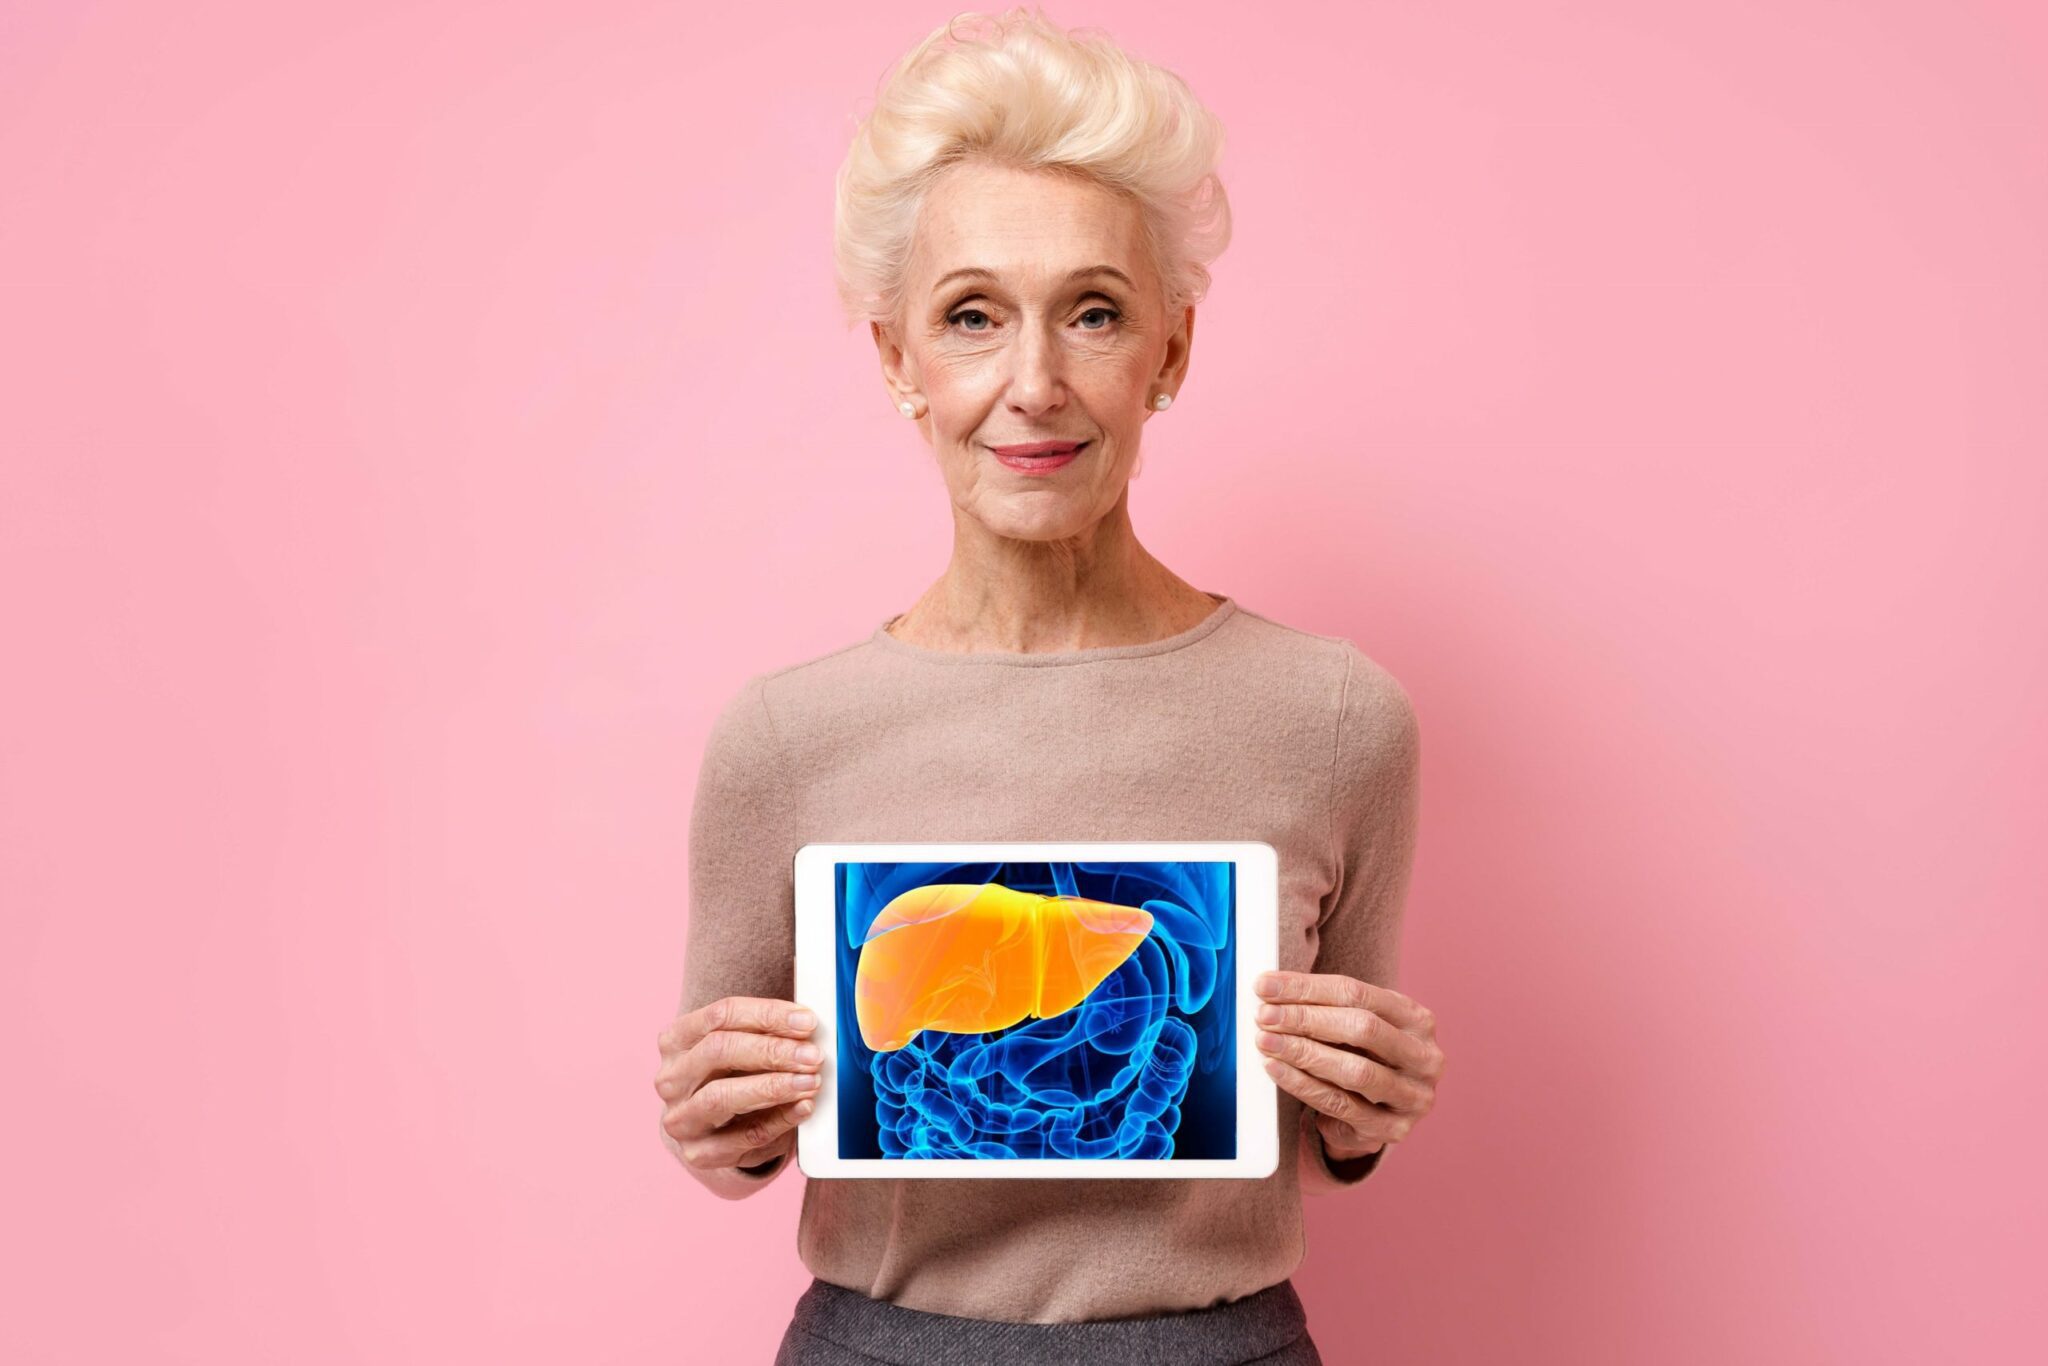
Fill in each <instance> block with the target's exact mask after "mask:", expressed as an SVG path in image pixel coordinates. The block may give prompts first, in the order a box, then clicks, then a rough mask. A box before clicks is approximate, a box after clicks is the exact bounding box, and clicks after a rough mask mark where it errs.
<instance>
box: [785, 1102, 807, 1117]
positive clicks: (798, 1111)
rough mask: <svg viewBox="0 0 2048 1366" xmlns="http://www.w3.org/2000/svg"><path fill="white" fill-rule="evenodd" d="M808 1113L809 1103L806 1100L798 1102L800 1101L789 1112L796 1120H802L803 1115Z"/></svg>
mask: <svg viewBox="0 0 2048 1366" xmlns="http://www.w3.org/2000/svg"><path fill="white" fill-rule="evenodd" d="M810 1112H811V1103H810V1102H809V1101H807V1100H800V1101H798V1102H797V1103H796V1106H795V1108H793V1109H792V1110H791V1111H790V1113H791V1114H793V1115H795V1116H796V1117H797V1118H798V1119H802V1118H803V1117H804V1116H805V1115H807V1114H809V1113H810Z"/></svg>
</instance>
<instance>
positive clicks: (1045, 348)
mask: <svg viewBox="0 0 2048 1366" xmlns="http://www.w3.org/2000/svg"><path fill="white" fill-rule="evenodd" d="M1010 357H1011V369H1010V384H1009V404H1010V408H1011V410H1012V411H1014V412H1018V413H1023V414H1038V413H1042V412H1046V411H1047V410H1049V409H1052V408H1055V407H1057V406H1058V405H1059V403H1060V401H1061V398H1062V396H1063V395H1064V393H1065V389H1066V373H1065V371H1066V367H1065V357H1064V355H1063V354H1062V352H1061V350H1060V347H1059V345H1058V343H1057V342H1055V341H1054V340H1053V339H1052V338H1051V337H1049V336H1047V335H1046V334H1045V332H1044V330H1042V329H1038V328H1026V329H1024V330H1023V333H1022V335H1021V336H1020V337H1019V338H1018V341H1017V344H1016V345H1015V346H1014V347H1012V348H1011V351H1010Z"/></svg>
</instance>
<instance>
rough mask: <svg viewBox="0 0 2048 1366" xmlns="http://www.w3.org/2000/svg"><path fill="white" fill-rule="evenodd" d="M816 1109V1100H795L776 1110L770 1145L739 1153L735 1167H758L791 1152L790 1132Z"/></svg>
mask: <svg viewBox="0 0 2048 1366" xmlns="http://www.w3.org/2000/svg"><path fill="white" fill-rule="evenodd" d="M815 1108H817V1102H815V1100H793V1102H788V1104H786V1106H782V1108H780V1110H776V1124H774V1137H772V1139H768V1143H760V1145H756V1147H750V1149H748V1151H745V1153H739V1157H735V1159H733V1165H735V1167H758V1165H762V1163H764V1161H768V1159H770V1157H774V1155H776V1153H782V1151H791V1143H788V1130H791V1128H795V1126H797V1124H801V1122H803V1120H805V1116H807V1114H811V1110H815Z"/></svg>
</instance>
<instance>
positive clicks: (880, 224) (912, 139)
mask: <svg viewBox="0 0 2048 1366" xmlns="http://www.w3.org/2000/svg"><path fill="white" fill-rule="evenodd" d="M1220 146H1221V132H1220V129H1219V127H1218V124H1217V122H1216V120H1215V118H1214V117H1213V116H1212V115H1211V114H1210V113H1209V112H1208V111H1207V110H1206V109H1204V108H1203V107H1202V106H1201V105H1200V104H1199V103H1198V102H1197V101H1196V100H1195V98H1194V96H1193V95H1192V93H1191V92H1190V91H1189V89H1188V87H1187V86H1186V84H1185V83H1184V82H1182V81H1181V80H1180V79H1179V78H1178V77H1176V76H1174V75H1172V74H1170V73H1168V72H1166V71H1162V70H1160V69H1158V68H1156V67H1153V66H1149V65H1146V64H1144V63H1141V62H1137V61H1134V60H1133V59H1131V58H1130V57H1128V56H1127V55H1125V54H1124V53H1123V52H1121V51H1119V50H1118V49H1117V48H1115V47H1114V46H1112V45H1111V44H1109V43H1108V42H1107V41H1106V40H1105V39H1103V38H1102V37H1101V36H1100V35H1099V34H1098V33H1094V32H1092V31H1088V30H1083V31H1080V32H1077V33H1066V32H1062V31H1060V30H1058V29H1057V28H1054V27H1052V26H1051V25H1049V24H1048V23H1047V22H1046V21H1045V20H1044V19H1043V17H1042V16H1038V15H1034V14H1028V13H1026V12H1024V11H1021V10H1013V11H1011V12H1009V13H1008V14H1005V15H1003V16H1001V17H1000V18H998V19H993V20H991V19H987V18H986V17H984V16H980V15H969V16H962V17H961V18H959V19H956V20H955V21H954V22H953V23H952V24H949V25H948V26H946V27H945V28H942V29H940V30H939V31H937V32H936V33H934V34H933V35H931V37H930V38H928V39H926V40H925V42H923V43H922V44H920V45H919V46H918V47H917V48H915V49H914V50H913V51H912V52H911V53H910V54H909V55H908V56H907V57H906V58H905V59H904V60H903V61H902V62H901V63H899V64H898V66H897V67H896V68H895V70H894V71H893V72H892V73H891V74H890V76H889V78H888V80H887V81H886V83H885V85H884V87H883V89H882V91H881V93H880V95H879V98H878V101H877V104H876V107H875V109H874V110H873V112H872V114H871V116H870V117H869V118H867V120H866V121H865V123H864V124H863V125H862V127H861V128H860V130H859V132H858V134H857V136H856V138H855V140H854V144H853V148H852V150H851V152H850V154H849V155H848V157H847V160H846V163H845V166H844V167H843V169H842V171H841V173H840V176H839V182H838V196H839V197H838V214H837V225H838V234H839V238H838V265H839V271H840V283H841V289H842V295H843V298H844V301H845V303H846V304H847V306H848V308H849V310H850V312H851V313H852V315H853V317H854V318H855V319H856V320H861V319H864V320H866V321H867V322H868V323H869V324H870V327H871V330H872V332H873V335H874V338H875V343H876V345H877V347H878V349H879V353H880V360H881V373H882V378H883V380H884V382H885V384H886V385H887V388H888V393H889V398H890V401H891V402H892V403H893V404H895V405H896V406H897V408H898V409H899V410H900V411H901V412H902V414H903V416H904V417H905V418H906V419H908V420H909V421H911V422H914V423H916V424H917V429H918V431H919V433H920V434H921V435H922V436H923V438H924V439H925V441H926V442H928V443H929V444H930V446H931V449H932V451H933V453H934V456H935V458H936V461H937V465H938V469H939V473H940V475H941V477H942V478H943V480H944V482H945V487H946V493H947V496H948V499H949V501H950V503H951V506H952V517H953V552H952V560H951V563H949V564H948V565H947V567H946V571H945V573H944V574H943V575H942V576H941V577H940V578H939V579H938V581H937V582H936V583H934V584H932V586H931V587H930V588H928V589H927V590H926V591H925V593H924V594H923V596H921V597H920V598H918V600H917V601H916V602H915V603H913V604H912V605H911V607H910V609H909V610H908V611H906V612H902V613H899V614H896V615H892V616H889V617H887V618H886V619H883V620H881V621H880V622H879V624H878V625H877V626H876V627H875V629H874V630H873V632H872V633H871V634H870V635H868V636H867V637H866V638H865V639H862V640H858V641H855V642H853V643H851V644H848V645H846V646H844V647H842V648H840V649H836V650H833V651H831V652H830V653H827V654H824V655H822V656H819V657H817V658H814V659H809V660H805V661H803V662H800V663H795V664H790V665H788V666H786V667H783V668H778V669H774V670H771V671H769V672H766V673H763V674H758V675H756V676H754V677H752V678H750V679H749V680H748V681H747V682H746V684H745V685H744V686H743V687H742V688H741V690H740V691H739V692H738V694H737V695H736V696H734V697H733V698H732V699H731V700H730V701H729V702H728V703H727V704H726V705H725V707H724V709H723V710H722V711H721V713H720V714H719V716H718V718H717V720H716V722H715V724H714V726H713V728H712V732H711V735H710V738H709V740H708V741H707V744H706V752H705V756H704V762H703V766H702V769H701V771H700V773H699V776H698V782H697V791H696V796H695V800H694V803H693V806H692V813H691V821H690V829H691V835H690V918H689V942H688V952H687V957H686V963H685V968H684V988H683V996H682V1003H681V1009H680V1013H679V1015H678V1017H677V1018H676V1019H675V1021H674V1022H673V1023H671V1024H670V1025H669V1026H668V1027H667V1028H666V1029H665V1030H664V1031H663V1032H662V1034H661V1039H660V1045H661V1051H662V1061H661V1064H660V1068H659V1071H658V1073H657V1075H656V1079H655V1086H656V1090H657V1091H658V1092H659V1093H660V1095H661V1097H662V1100H663V1102H664V1110H663V1114H662V1129H663V1134H664V1138H665V1140H666V1142H667V1144H668V1146H669V1147H670V1149H671V1151H673V1152H674V1153H675V1155H676V1156H677V1157H678V1158H679V1159H680V1160H681V1162H682V1163H683V1164H684V1165H685V1166H686V1167H687V1168H688V1169H689V1170H690V1172H691V1174H692V1175H694V1176H695V1177H696V1178H697V1179H698V1180H699V1181H701V1182H703V1183H704V1184H705V1185H706V1186H708V1187H710V1188H711V1189H712V1190H713V1191H714V1192H716V1193H717V1194H718V1195H720V1196H723V1197H725V1198H728V1199H735V1200H737V1199H744V1198H745V1197H747V1196H749V1195H753V1194H756V1193H758V1192H759V1191H761V1190H762V1189H764V1188H765V1187H766V1186H767V1185H768V1184H769V1183H770V1182H772V1181H773V1180H774V1179H775V1178H776V1177H777V1176H778V1175H780V1174H781V1172H782V1171H783V1170H784V1169H785V1168H786V1167H787V1166H788V1165H789V1154H790V1152H791V1149H792V1147H793V1140H794V1132H793V1129H794V1126H795V1125H796V1124H798V1123H799V1122H800V1121H801V1120H802V1119H803V1117H804V1116H805V1115H806V1114H807V1113H809V1111H810V1109H811V1101H810V1100H809V1099H808V1097H809V1096H810V1095H811V1094H812V1093H814V1092H815V1090H816V1088H817V1086H818V1081H819V1071H820V1067H821V1060H820V1058H819V1054H818V1050H817V1048H816V1047H815V1045H808V1044H806V1042H805V1040H806V1037H807V1036H808V1035H809V1034H810V1033H811V1032H812V1028H813V1026H814V1024H815V1021H814V1020H813V1019H812V1017H811V1016H810V1015H809V1014H808V1013H807V1012H805V1011H803V1010H801V1009H799V1008H798V1007H797V1006H796V1004H795V1003H794V1002H793V1001H792V1000H791V999H790V998H791V996H792V995H793V960H792V955H793V940H792V932H793V919H794V913H793V899H794V894H793V888H792V885H791V884H792V870H791V861H792V858H793V856H794V853H795V851H796V849H797V848H798V847H799V846H801V845H803V844H805V843H807V842H812V841H868V840H872V841H899V840H912V839H916V840H972V841H982V840H1027V839H1062V840H1116V841H1130V840H1207V839H1219V840H1237V839H1261V840H1264V841H1266V842H1268V843H1270V844H1272V845H1273V846H1274V847H1275V848H1276V849H1277V850H1278V852H1279V856H1280V905H1279V915H1280V966H1281V971H1279V972H1278V973H1276V974H1271V975H1270V976H1269V977H1268V978H1262V979H1261V980H1260V981H1259V982H1258V983H1257V984H1256V986H1255V990H1256V991H1257V992H1258V994H1259V995H1260V996H1262V997H1263V998H1264V999H1265V1002H1266V1004H1263V1005H1262V1006H1261V1007H1260V1008H1259V1012H1258V1018H1259V1020H1260V1021H1261V1023H1262V1025H1263V1028H1264V1030H1265V1031H1266V1032H1264V1033H1262V1034H1261V1035H1260V1037H1259V1040H1258V1046H1259V1047H1260V1048H1261V1049H1262V1050H1263V1051H1264V1052H1265V1054H1266V1056H1267V1058H1268V1062H1267V1069H1268V1070H1269V1071H1270V1073H1271V1074H1272V1076H1273V1078H1274V1080H1275V1081H1276V1083H1277V1084H1278V1086H1279V1088H1280V1097H1281V1104H1280V1124H1281V1126H1282V1127H1281V1131H1280V1132H1281V1135H1282V1137H1283V1146H1282V1149H1281V1151H1282V1154H1283V1161H1282V1162H1281V1164H1280V1167H1279V1169H1278V1170H1277V1171H1276V1172H1275V1173H1274V1174H1273V1175H1272V1176H1270V1177H1267V1178H1265V1179H1262V1180H1255V1181H1254V1180H1232V1179H1221V1180H1147V1181H1109V1182H1098V1181H1058V1180H973V1179H954V1180H814V1181H809V1182H807V1183H806V1184H805V1187H804V1195H803V1212H802V1216H801V1223H800V1227H799V1229H798V1238H797V1243H798V1250H799V1252H800V1254H801V1256H802V1258H803V1261H804V1263H805V1265H806V1266H807V1267H808V1268H809V1269H810V1270H811V1271H812V1272H813V1273H814V1279H813V1281H812V1283H811V1285H810V1287H809V1289H807V1290H806V1291H805V1293H804V1295H803V1296H802V1298H801V1299H800V1300H799V1301H798V1305H797V1310H796V1316H795V1320H794V1321H793V1322H792V1323H791V1324H790V1326H789V1329H788V1332H787V1334H786V1335H785V1337H784V1340H783V1344H782V1352H781V1355H779V1356H778V1357H777V1358H776V1359H777V1361H778V1362H781V1363H808V1362H855V1361H860V1362H873V1361H891V1362H913V1361H914V1362H992V1361H1000V1362H1005V1363H1008V1362H1031V1361H1058V1362H1093V1361H1117V1362H1120V1363H1133V1362H1153V1361H1158V1362H1197V1361H1200V1362H1226V1361H1227V1362H1235V1361H1252V1360H1257V1361H1260V1362H1267V1363H1282V1362H1286V1363H1294V1362H1314V1361H1319V1360H1321V1357H1320V1356H1319V1354H1318V1352H1317V1349H1316V1346H1315V1344H1314V1343H1313V1342H1312V1341H1311V1339H1310V1338H1309V1336H1308V1333H1307V1328H1306V1318H1305V1314H1304V1311H1303V1308H1302V1305H1301V1302H1300V1300H1299V1298H1298V1297H1297V1295H1296V1294H1295V1291H1294V1288H1293V1285H1292V1282H1291V1281H1290V1280H1289V1276H1290V1273H1291V1272H1292V1271H1293V1269H1294V1268H1295V1267H1296V1266H1297V1265H1298V1264H1299V1263H1300V1261H1301V1259H1302V1257H1303V1255H1304V1252H1305V1248H1306V1243H1305V1239H1304V1234H1303V1228H1302V1210H1301V1193H1302V1191H1303V1189H1304V1188H1307V1189H1312V1190H1318V1191H1336V1190H1343V1189H1347V1188H1350V1187H1355V1186H1357V1185H1358V1184H1359V1183H1361V1182H1362V1181H1364V1180H1365V1179H1366V1177H1367V1175H1368V1174H1370V1173H1371V1172H1372V1171H1373V1170H1374V1169H1375V1168H1376V1167H1377V1166H1378V1165H1379V1163H1380V1162H1381V1160H1382V1158H1383V1156H1384V1154H1385V1151H1386V1148H1387V1145H1389V1144H1391V1143H1394V1142H1397V1141H1399V1140H1401V1139H1403V1138H1405V1137H1407V1136H1408V1134H1409V1133H1410V1132H1411V1131H1412V1129H1413V1127H1414V1125H1415V1124H1416V1122H1417V1121H1418V1120H1419V1119H1420V1118H1421V1117H1422V1116H1423V1115H1425V1114H1427V1113H1428V1111H1429V1109H1430V1105H1431V1102H1432V1099H1433V1097H1434V1089H1435V1084H1436V1081H1437V1079H1438V1078H1439V1077H1440V1076H1441V1074H1442V1071H1443V1054H1442V1052H1441V1051H1440V1049H1439V1048H1438V1046H1437V1043H1436V1040H1435V1030H1434V1023H1433V1019H1432V1016H1431V1014H1430V1012H1429V1011H1428V1010H1427V1009H1426V1008H1424V1007H1423V1006H1421V1005H1418V1004H1417V1003H1416V1002H1415V1001H1414V1000H1412V999H1410V998H1409V997H1407V996H1404V995H1403V994H1401V993H1400V992H1398V991H1396V990H1394V989H1393V987H1392V985H1391V983H1392V981H1393V978H1394V970H1395V964H1396V959H1397V955H1398V948H1399V936H1400V925H1401V910H1402V902H1403V898H1404V893H1405V890H1406V886H1407V882H1408V870H1409V865H1410V860H1411V853H1412V850H1413V847H1414V840H1415V828H1416V800H1417V772H1416V770H1417V738H1416V722H1415V715H1414V711H1413V709H1412V708H1411V706H1410V703H1409V700H1408V698H1407V696H1406V694H1405V693H1404V691H1403V690H1402V688H1401V686H1400V685H1399V684H1398V683H1397V682H1396V681H1395V680H1394V678H1393V677H1392V676H1390V675H1389V674H1388V673H1387V672H1386V670H1384V669H1383V668H1381V667H1380V666H1379V665H1377V664H1375V663H1374V662H1373V661H1372V660H1371V659H1369V658H1368V657H1367V656H1366V655H1365V654H1364V653H1362V652H1361V651H1360V650H1359V649H1358V647H1357V646H1356V645H1354V644H1353V643H1351V642H1350V641H1349V640H1347V639H1344V638H1342V637H1338V636H1325V635H1318V634H1315V633H1312V632H1308V631H1302V630H1298V629H1295V628H1292V627H1289V626H1286V625H1283V624H1281V623H1280V622H1278V621H1275V620H1274V619H1272V618H1271V617H1268V616H1265V615H1263V614H1261V613H1258V612H1255V611H1252V610H1251V609H1250V608H1247V607H1244V606H1242V605H1240V604H1239V603H1237V602H1236V601H1235V600H1233V599H1232V598H1231V597H1229V596H1228V595H1225V594H1220V593H1209V592H1204V591H1202V590H1200V589H1197V588H1195V587H1194V586H1193V585H1191V584H1190V583H1189V582H1188V581H1187V580H1185V579H1183V578H1181V577H1179V576H1178V575H1176V574H1175V573H1174V572H1173V571H1172V570H1170V569H1168V568H1167V567H1166V566H1165V565H1164V564H1162V563H1160V562H1159V561H1158V560H1157V559H1155V558H1153V556H1152V555H1151V554H1150V553H1149V552H1148V551H1147V550H1146V549H1145V548H1144V546H1142V545H1140V544H1139V543H1138V539H1137V536H1136V535H1135V533H1134V532H1133V530H1132V527H1131V519H1130V511H1129V497H1128V495H1129V487H1128V485H1129V481H1130V479H1131V478H1132V477H1133V476H1134V475H1135V473H1136V472H1137V471H1136V466H1137V464H1138V459H1139V444H1140V440H1141V438H1142V436H1143V434H1144V428H1145V424H1146V423H1147V422H1148V421H1151V420H1153V419H1155V418H1157V417H1159V416H1160V415H1161V414H1163V413H1165V412H1166V411H1167V410H1168V409H1169V407H1170V406H1171V405H1172V403H1173V401H1174V399H1175V396H1176V395H1177V394H1179V392H1180V390H1181V388H1182V385H1183V383H1184V382H1185V379H1186V376H1187V372H1188V357H1189V352H1190V349H1191V347H1192V343H1193V337H1194V316H1195V314H1194V304H1195V302H1196V300H1198V299H1199V298H1200V297H1201V296H1202V294H1203V292H1204V290H1205V287H1206V285H1207V283H1208V279H1209V275H1208V271H1207V269H1206V265H1205V262H1206V261H1208V260H1212V259H1214V258H1215V256H1216V255H1217V254H1219V253H1220V252H1221V250H1222V249H1223V246H1224V244H1225V242H1226V241H1227V240H1228V237H1229V213H1228V208H1227V205H1226V201H1225V199H1224V195H1223V192H1222V189H1221V187H1220V184H1219V182H1218V181H1217V178H1216V175H1215V171H1214V164H1215V161H1216V158H1217V156H1218V154H1219V151H1220ZM1353 1198H1356V1197H1353Z"/></svg>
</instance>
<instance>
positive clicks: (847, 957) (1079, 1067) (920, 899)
mask: <svg viewBox="0 0 2048 1366" xmlns="http://www.w3.org/2000/svg"><path fill="white" fill-rule="evenodd" d="M837 871H838V878H839V882H838V895H839V913H840V916H841V923H842V925H843V928H844V937H843V938H842V940H841V948H840V958H839V965H838V973H839V981H840V998H839V1010H840V1012H841V1020H842V1027H841V1029H840V1031H839V1036H838V1038H839V1042H838V1048H839V1050H840V1061H841V1062H842V1063H843V1064H845V1066H844V1068H843V1070H842V1072H841V1078H842V1088H843V1089H842V1096H841V1104H840V1106H839V1126H840V1147H841V1151H842V1152H844V1153H847V1154H848V1155H851V1156H875V1157H899V1158H1075V1159H1100V1158H1147V1159H1149V1158H1165V1157H1193V1158H1204V1157H1231V1156H1235V1155H1236V1151H1237V1138H1236V1111H1235V1096H1236V1076H1235V1063H1234V1060H1233V1059H1234V1047H1233V1044H1234V1034H1233V1030H1234V1021H1233V1012H1232V990H1231V988H1230V985H1229V984H1230V983H1231V982H1232V980H1233V975H1234V973H1235V967H1236V961H1237V960H1236V945H1235V943H1234V941H1233V937H1232V932H1231V930H1232V925H1233V923H1234V918H1233V913H1234V905H1235V897H1236V882H1235V875H1234V869H1233V866H1232V865H1231V864H1230V863H1228V862H1227V861H1226V862H1202V861H1187V862H1172V863H1157V862H1143V863H1138V862H1133V863H1116V862H1109V863H1093V862H1090V863H1052V864H1023V863H1013V864H909V863H898V864H882V863H843V864H840V865H839V866H838V870H837ZM848 1015H850V1016H851V1017H852V1018H851V1019H848V1018H846V1017H847V1016H848Z"/></svg>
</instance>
